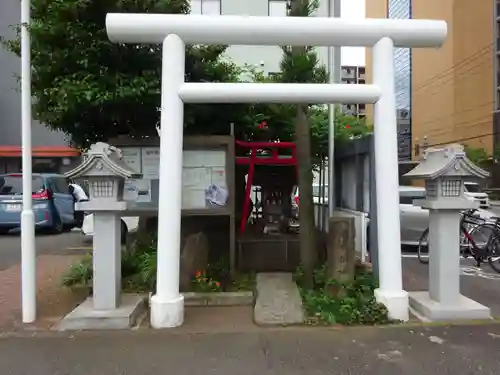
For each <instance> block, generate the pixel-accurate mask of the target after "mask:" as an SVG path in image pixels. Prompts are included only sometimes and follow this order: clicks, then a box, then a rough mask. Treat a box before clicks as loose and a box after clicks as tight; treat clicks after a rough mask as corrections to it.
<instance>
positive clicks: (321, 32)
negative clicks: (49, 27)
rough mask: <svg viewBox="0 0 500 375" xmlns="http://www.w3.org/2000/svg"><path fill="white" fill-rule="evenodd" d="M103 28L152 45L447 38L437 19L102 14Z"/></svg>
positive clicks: (418, 42) (117, 38)
mask: <svg viewBox="0 0 500 375" xmlns="http://www.w3.org/2000/svg"><path fill="white" fill-rule="evenodd" d="M106 30H107V33H108V37H109V39H110V40H111V41H112V42H118V43H143V44H156V43H161V42H162V41H163V39H165V37H166V36H167V35H168V34H177V35H179V37H181V38H182V40H183V41H184V42H185V43H186V44H229V45H274V46H279V45H295V46H304V45H310V46H357V47H372V46H373V45H374V44H375V43H377V41H379V40H380V39H381V38H383V37H389V38H391V39H392V40H393V42H394V46H395V47H409V48H415V47H439V46H441V45H442V44H443V42H444V40H445V38H446V34H447V26H446V22H444V21H437V20H420V19H418V20H417V19H408V20H400V19H369V18H367V19H360V20H348V19H342V18H327V17H252V16H207V15H205V16H203V15H185V14H151V13H150V14H147V13H141V14H138V13H108V15H107V16H106Z"/></svg>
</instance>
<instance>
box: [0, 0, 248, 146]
mask: <svg viewBox="0 0 500 375" xmlns="http://www.w3.org/2000/svg"><path fill="white" fill-rule="evenodd" d="M31 4H32V6H31V11H32V23H31V37H32V65H33V70H32V80H33V84H32V92H33V97H34V105H33V115H34V117H35V118H36V119H38V120H39V121H41V122H42V123H44V124H45V125H46V126H48V127H49V128H51V129H54V130H61V131H63V132H65V133H66V134H68V135H69V136H70V138H71V139H72V141H73V143H74V144H75V145H78V146H86V145H88V144H89V143H92V142H95V141H99V140H107V139H109V138H111V137H115V136H117V135H121V134H127V135H129V136H132V137H137V138H139V137H145V136H154V135H156V130H155V125H157V124H158V122H159V116H160V112H159V110H158V109H159V106H160V76H161V46H160V45H130V44H127V45H124V44H117V43H111V42H110V41H109V40H108V37H107V35H106V27H105V17H106V14H107V13H109V12H128V13H130V12H134V13H188V12H189V1H188V0H32V1H31ZM16 30H17V32H18V33H17V37H16V38H14V39H12V40H8V39H7V40H5V39H3V40H2V41H3V44H4V46H5V47H6V48H7V49H8V50H10V51H12V52H13V53H15V54H17V55H20V38H19V30H20V28H19V25H17V26H16ZM225 48H226V47H225V46H208V47H207V46H188V47H187V53H186V80H187V81H193V82H197V81H215V82H232V81H237V80H238V78H239V75H240V72H241V71H240V69H238V68H237V67H236V66H235V65H234V64H232V63H231V62H227V61H223V60H222V59H221V55H222V53H223V52H224V51H225ZM222 106H223V108H221V107H222ZM246 114H247V108H246V106H244V105H212V104H211V105H208V104H207V105H203V104H200V105H188V106H186V109H185V126H186V127H187V129H186V132H187V133H196V134H206V133H225V134H227V132H228V129H229V124H230V123H231V122H233V121H238V119H240V118H242V117H244V116H245V115H246ZM237 130H239V131H240V132H244V131H245V128H244V127H237Z"/></svg>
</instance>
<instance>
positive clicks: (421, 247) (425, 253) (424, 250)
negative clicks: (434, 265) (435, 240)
mask: <svg viewBox="0 0 500 375" xmlns="http://www.w3.org/2000/svg"><path fill="white" fill-rule="evenodd" d="M417 256H418V261H419V262H420V263H422V264H428V263H429V228H427V229H426V230H424V232H423V233H422V235H421V236H420V240H418V249H417Z"/></svg>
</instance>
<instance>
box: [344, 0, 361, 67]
mask: <svg viewBox="0 0 500 375" xmlns="http://www.w3.org/2000/svg"><path fill="white" fill-rule="evenodd" d="M342 18H365V0H342ZM342 65H365V49H364V48H363V47H343V48H342Z"/></svg>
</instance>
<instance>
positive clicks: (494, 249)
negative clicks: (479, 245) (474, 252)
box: [488, 228, 500, 273]
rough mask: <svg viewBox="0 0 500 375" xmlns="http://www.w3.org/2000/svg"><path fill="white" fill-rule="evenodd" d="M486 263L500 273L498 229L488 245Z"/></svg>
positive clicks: (499, 234)
mask: <svg viewBox="0 0 500 375" xmlns="http://www.w3.org/2000/svg"><path fill="white" fill-rule="evenodd" d="M488 263H489V264H490V266H491V268H493V269H494V270H495V271H496V272H498V273H500V229H498V228H497V231H496V232H495V234H494V235H493V236H492V237H491V239H490V241H489V243H488Z"/></svg>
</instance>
